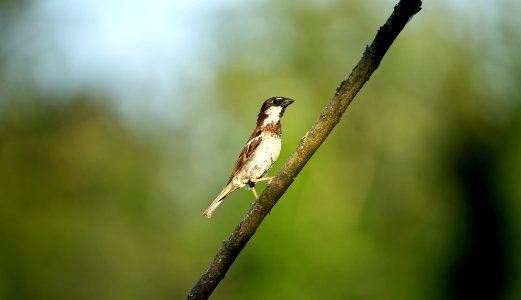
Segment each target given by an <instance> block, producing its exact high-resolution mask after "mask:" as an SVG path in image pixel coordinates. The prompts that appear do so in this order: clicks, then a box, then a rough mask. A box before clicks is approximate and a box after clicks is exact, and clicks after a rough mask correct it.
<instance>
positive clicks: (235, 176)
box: [203, 97, 294, 218]
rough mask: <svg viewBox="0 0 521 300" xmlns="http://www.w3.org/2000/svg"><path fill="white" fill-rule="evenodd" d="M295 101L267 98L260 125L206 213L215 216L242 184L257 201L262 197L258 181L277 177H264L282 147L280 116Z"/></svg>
mask: <svg viewBox="0 0 521 300" xmlns="http://www.w3.org/2000/svg"><path fill="white" fill-rule="evenodd" d="M293 102H294V100H293V99H290V98H285V97H271V98H268V99H267V100H266V101H264V103H263V104H262V106H261V109H260V112H259V115H258V117H257V126H256V127H255V130H254V131H253V133H252V134H251V136H250V138H249V139H248V141H247V142H246V145H245V146H244V149H243V150H242V152H241V154H240V155H239V158H237V161H236V162H235V165H234V167H233V169H232V174H231V175H230V179H229V180H228V183H227V184H226V186H225V187H224V189H223V190H222V191H221V193H220V194H219V195H218V196H217V197H216V198H215V200H214V201H213V202H212V204H210V206H209V207H208V208H207V209H206V210H205V211H204V212H203V216H205V217H207V218H211V217H212V214H213V213H214V211H215V209H217V207H218V206H219V205H220V204H221V203H222V201H223V200H224V198H226V196H228V195H229V194H230V193H231V192H233V191H235V190H237V189H239V188H241V187H245V186H246V188H250V189H251V190H252V192H253V195H254V196H255V199H256V200H257V199H258V198H259V196H258V194H257V192H256V191H255V184H256V183H257V182H259V181H268V184H269V183H271V180H272V179H273V177H274V176H271V177H264V176H266V174H267V173H268V171H269V170H270V169H271V167H272V166H273V164H274V163H275V161H276V160H277V158H278V157H279V154H280V150H281V146H282V142H281V136H282V127H281V125H280V119H281V118H282V115H283V114H284V112H285V111H286V108H287V107H288V106H289V105H290V104H291V103H293Z"/></svg>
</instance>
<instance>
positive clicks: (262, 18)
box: [0, 1, 521, 299]
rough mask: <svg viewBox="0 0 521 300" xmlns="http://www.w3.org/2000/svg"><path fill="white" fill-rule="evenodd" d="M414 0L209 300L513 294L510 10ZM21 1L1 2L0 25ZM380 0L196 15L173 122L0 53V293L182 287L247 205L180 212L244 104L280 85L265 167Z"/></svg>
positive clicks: (202, 192)
mask: <svg viewBox="0 0 521 300" xmlns="http://www.w3.org/2000/svg"><path fill="white" fill-rule="evenodd" d="M433 2H434V1H432V2H431V1H426V3H424V9H423V10H422V11H421V12H420V13H419V15H417V16H416V17H415V18H414V19H413V20H412V21H411V22H410V23H409V24H408V26H407V27H406V29H405V30H404V32H403V33H402V34H401V35H400V36H399V38H398V40H397V41H396V42H395V44H394V45H393V46H392V48H391V50H390V51H389V53H388V54H387V56H386V57H385V58H384V61H383V63H382V64H381V66H380V68H379V69H378V70H377V71H376V72H375V74H374V75H373V77H372V78H371V80H370V81H369V82H368V84H367V85H366V86H365V87H364V89H363V90H362V92H361V93H360V94H359V95H358V96H357V98H356V99H355V101H354V102H353V104H352V105H351V107H350V108H349V109H348V111H347V114H346V115H345V117H344V119H343V121H342V122H341V123H340V124H339V126H337V128H336V129H335V131H334V132H333V133H332V134H331V136H330V137H329V138H328V140H327V141H326V143H325V144H324V145H323V146H322V147H321V148H320V149H319V151H318V152H317V153H316V154H315V156H314V157H313V159H312V160H311V161H310V162H309V164H308V165H307V166H306V168H305V169H304V170H303V171H302V173H301V174H300V175H299V177H298V178H297V179H296V181H295V182H294V184H293V185H292V186H291V188H290V189H289V191H288V192H287V193H286V195H285V196H284V197H283V198H282V199H281V201H280V202H279V204H278V205H277V206H276V207H275V209H274V210H273V211H272V212H271V214H270V216H269V217H268V218H267V219H266V220H265V222H264V223H263V225H262V226H261V227H260V229H259V230H258V232H257V234H256V235H255V237H254V238H253V240H251V241H250V243H249V244H248V245H247V247H246V248H245V250H244V251H243V253H241V255H240V256H239V258H238V259H237V261H236V263H235V264H234V265H233V267H232V268H231V270H230V272H229V273H228V274H227V276H226V278H225V279H224V281H223V282H222V283H221V284H220V286H219V287H218V288H217V290H216V291H215V293H214V295H213V297H212V298H214V299H463V298H473V299H477V298H481V297H483V298H482V299H520V298H521V285H520V284H519V283H520V282H521V255H519V253H521V244H520V241H521V222H520V221H519V217H518V216H519V215H520V214H521V204H520V203H521V202H520V201H519V200H520V199H521V185H520V184H519V183H520V182H519V178H521V155H520V153H521V110H520V100H521V99H520V95H521V93H520V91H521V84H520V83H521V60H520V56H519V53H521V35H520V30H519V28H521V26H520V25H521V24H520V22H519V20H518V18H517V15H516V14H515V13H514V12H515V11H519V9H520V8H521V7H520V4H519V3H517V2H515V1H496V2H495V3H494V4H484V3H483V1H480V2H478V4H476V5H475V6H473V7H468V8H459V10H458V9H457V8H455V7H454V6H451V4H450V1H441V2H440V1H436V3H433ZM25 5H26V3H25V2H22V1H20V2H13V1H1V2H0V13H1V15H2V16H3V17H4V24H7V25H9V24H11V26H15V25H12V24H15V20H16V19H17V16H19V13H20V12H21V11H23V10H24V8H25ZM393 5H394V3H393V2H392V1H385V3H380V2H379V1H369V2H363V1H347V2H346V1H327V2H318V1H304V2H298V3H296V2H295V3H293V2H288V1H282V2H280V1H263V2H252V4H251V5H246V6H244V5H242V6H240V9H239V8H238V9H235V10H234V9H222V11H218V12H215V14H214V19H213V21H212V22H214V26H213V27H212V31H211V32H209V34H208V36H206V37H201V38H211V40H210V41H209V44H211V45H213V46H212V47H211V48H209V49H208V51H206V52H205V51H203V53H206V54H207V55H208V56H209V61H211V62H212V63H211V64H209V65H208V66H207V67H206V68H208V69H207V70H198V72H201V73H203V74H204V73H205V72H208V73H212V76H200V77H198V78H199V79H198V80H197V81H194V82H186V83H184V86H183V91H182V92H181V93H176V94H172V101H173V102H179V103H183V105H184V108H185V110H184V111H183V115H182V117H180V118H179V120H178V121H177V122H175V124H174V125H172V124H165V123H163V122H161V121H157V120H152V118H146V117H143V118H142V119H139V118H137V119H136V118H127V117H126V116H125V115H124V114H122V113H121V111H119V110H118V108H117V106H116V105H114V102H113V99H112V98H111V95H110V94H109V93H105V92H104V91H103V89H102V88H99V89H96V88H95V87H94V88H89V89H78V90H77V91H73V93H72V94H71V93H63V92H62V91H47V90H42V89H41V88H40V87H39V86H38V85H37V84H35V82H34V81H33V80H31V69H30V68H28V67H27V66H20V68H21V69H20V70H18V71H19V74H17V76H15V77H16V79H15V80H13V79H12V78H13V76H11V75H12V74H10V73H9V72H10V70H9V69H8V68H7V67H6V65H7V62H8V61H9V60H10V59H11V57H10V55H12V53H11V52H9V51H4V50H5V49H6V47H4V48H2V49H4V50H3V51H2V52H0V99H1V101H0V243H1V245H0V299H180V298H183V297H184V296H185V295H186V293H187V292H188V291H189V290H190V288H191V287H192V285H193V284H194V283H195V282H196V280H197V279H198V277H199V275H200V274H201V273H202V272H203V271H204V270H205V268H206V266H207V264H208V263H209V262H210V260H211V259H212V258H213V255H214V254H215V252H216V251H217V249H218V248H219V247H220V246H221V242H222V240H224V239H225V238H227V236H228V235H229V233H231V231H232V230H233V228H234V226H235V225H236V224H237V223H238V222H239V220H240V219H241V217H242V215H243V214H244V213H245V212H246V211H247V209H248V206H249V203H250V202H251V200H252V198H251V194H250V193H249V192H247V191H237V192H235V193H234V194H233V195H232V196H230V197H228V198H227V200H226V202H225V203H224V204H223V205H222V206H221V207H220V208H219V210H218V211H217V213H216V214H215V216H214V218H213V219H211V220H210V221H208V220H206V219H205V218H203V217H201V216H200V214H201V212H202V211H203V210H204V209H205V208H206V206H207V205H208V204H209V203H210V202H211V201H212V200H213V197H214V196H215V195H216V194H217V193H218V192H219V191H220V189H221V188H222V186H223V184H224V183H225V182H226V180H227V179H228V176H229V171H230V169H231V167H232V166H233V162H234V160H235V158H236V155H237V154H238V153H239V151H240V150H241V147H242V146H243V143H244V142H245V139H246V138H247V137H248V136H249V134H250V132H251V130H252V129H253V126H254V118H255V116H256V114H257V110H258V107H259V105H260V103H261V102H262V101H263V100H264V99H265V98H267V97H269V96H274V95H283V96H288V97H291V98H294V99H296V102H295V104H294V105H292V106H291V107H290V108H289V109H288V111H287V113H286V115H285V117H284V120H283V131H284V143H283V152H282V154H281V156H280V160H279V162H277V164H276V165H275V167H274V169H273V170H274V171H272V173H274V172H275V171H276V170H278V169H279V168H280V166H281V165H282V163H283V161H284V160H285V158H287V157H288V156H289V154H290V153H291V151H292V150H293V149H294V148H295V147H296V146H297V145H298V142H299V141H300V138H301V137H302V136H303V135H304V134H305V132H306V130H307V129H309V128H310V126H311V125H312V124H313V122H314V121H315V119H316V118H317V117H318V115H319V113H320V111H321V109H322V108H323V107H324V106H325V105H326V103H327V102H328V101H329V99H330V98H331V97H332V95H333V94H334V91H335V88H336V87H337V85H338V84H339V83H340V81H341V80H343V79H344V78H346V76H347V75H348V74H349V72H350V70H351V68H352V67H353V66H354V65H355V63H356V62H357V61H358V59H359V57H360V56H361V54H362V51H363V49H364V47H365V45H366V44H367V43H369V42H370V41H371V39H372V38H373V37H374V34H375V33H376V30H377V28H378V26H380V25H381V24H382V23H383V22H384V20H385V18H386V17H387V16H388V15H389V14H390V12H391V10H392V6H393ZM245 7H246V8H245ZM466 10H473V13H466V14H465V17H463V16H462V15H460V14H463V12H464V11H466ZM8 30H9V26H6V27H4V28H2V29H1V31H0V33H1V34H6V33H7V32H8ZM10 46H12V47H13V48H16V47H19V46H21V45H10ZM24 68H26V69H24ZM144 101H146V99H145V100H144ZM478 295H479V296H480V297H477V296H478Z"/></svg>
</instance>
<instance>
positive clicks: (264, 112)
mask: <svg viewBox="0 0 521 300" xmlns="http://www.w3.org/2000/svg"><path fill="white" fill-rule="evenodd" d="M293 102H294V100H293V99H289V98H284V97H271V98H269V99H268V100H266V101H264V103H263V104H262V107H261V110H260V112H259V118H258V119H257V125H262V126H263V125H267V124H270V123H277V122H279V121H280V118H282V115H283V114H284V111H285V110H286V107H288V106H289V105H290V104H291V103H293Z"/></svg>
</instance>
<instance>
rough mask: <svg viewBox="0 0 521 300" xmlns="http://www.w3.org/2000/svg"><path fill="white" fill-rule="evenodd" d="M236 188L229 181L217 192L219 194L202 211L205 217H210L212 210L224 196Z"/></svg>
mask: <svg viewBox="0 0 521 300" xmlns="http://www.w3.org/2000/svg"><path fill="white" fill-rule="evenodd" d="M236 189H237V188H236V187H234V186H233V185H232V184H231V183H229V184H228V185H227V186H226V187H225V188H224V189H223V190H222V191H221V193H220V194H219V196H217V198H215V200H213V202H212V204H210V206H209V207H208V208H207V209H206V210H205V211H204V212H203V216H205V217H207V218H208V219H210V218H211V217H212V214H213V212H214V211H215V210H216V209H217V207H218V206H219V205H220V204H221V202H222V201H223V200H224V198H226V196H228V194H229V193H231V192H233V191H235V190H236Z"/></svg>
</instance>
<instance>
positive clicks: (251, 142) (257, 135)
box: [228, 129, 262, 182]
mask: <svg viewBox="0 0 521 300" xmlns="http://www.w3.org/2000/svg"><path fill="white" fill-rule="evenodd" d="M261 141H262V130H260V129H256V130H255V131H254V132H253V133H252V135H251V136H250V138H249V139H248V142H247V143H246V145H245V146H244V149H242V152H241V154H240V155H239V158H238V159H237V162H235V166H233V170H232V175H231V176H230V180H229V181H228V182H230V181H231V180H232V178H233V177H234V176H235V175H236V174H237V172H239V170H240V169H241V168H242V166H244V164H245V163H246V162H247V161H248V159H250V157H251V155H252V153H253V152H254V151H255V149H257V147H258V146H259V145H260V143H261Z"/></svg>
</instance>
